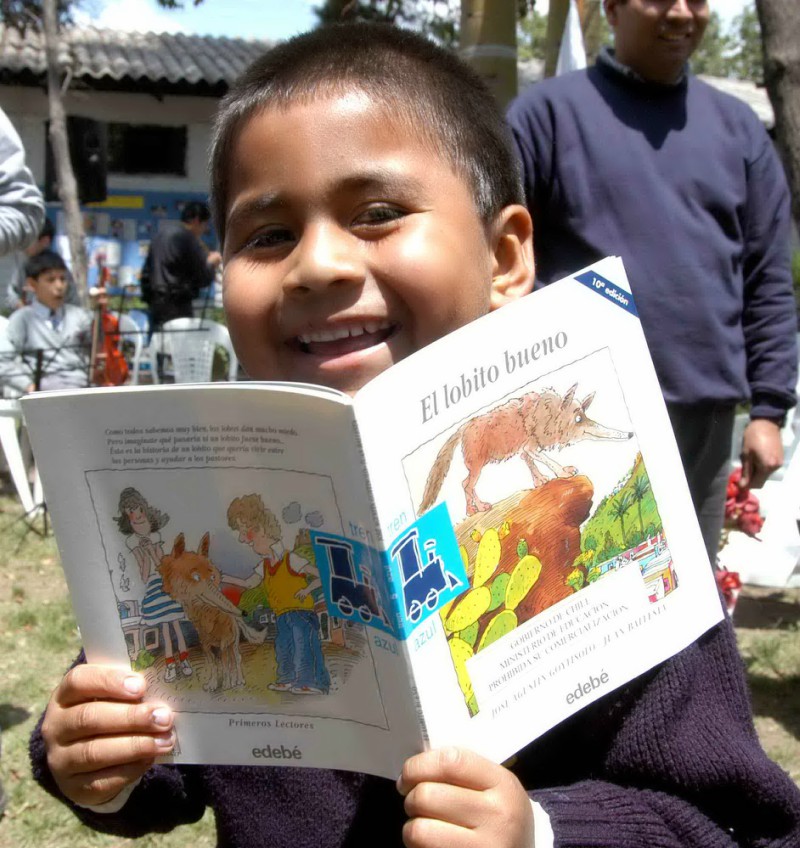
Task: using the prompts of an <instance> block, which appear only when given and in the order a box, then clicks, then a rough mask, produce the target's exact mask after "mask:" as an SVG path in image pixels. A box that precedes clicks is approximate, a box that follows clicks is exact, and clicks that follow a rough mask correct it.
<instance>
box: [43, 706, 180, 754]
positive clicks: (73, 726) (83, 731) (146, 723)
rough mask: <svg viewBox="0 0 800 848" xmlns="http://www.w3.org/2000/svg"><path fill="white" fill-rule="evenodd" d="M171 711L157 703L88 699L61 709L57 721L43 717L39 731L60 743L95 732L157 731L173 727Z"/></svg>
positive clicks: (116, 733)
mask: <svg viewBox="0 0 800 848" xmlns="http://www.w3.org/2000/svg"><path fill="white" fill-rule="evenodd" d="M172 723H173V715H172V711H171V710H170V709H169V708H168V707H165V706H161V705H159V704H141V703H135V704H123V703H120V702H118V701H87V702H85V703H82V704H78V705H76V706H74V707H70V708H69V709H64V710H61V711H60V713H59V716H58V721H53V722H52V723H51V722H50V721H48V718H46V719H45V722H44V724H43V725H42V734H43V735H44V737H45V741H49V737H52V738H53V739H54V740H55V741H57V742H58V744H60V745H69V744H71V743H73V742H76V741H78V740H81V739H90V738H92V737H96V736H120V735H124V734H159V733H167V732H170V731H171V730H172Z"/></svg>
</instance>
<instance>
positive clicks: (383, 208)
mask: <svg viewBox="0 0 800 848" xmlns="http://www.w3.org/2000/svg"><path fill="white" fill-rule="evenodd" d="M228 167H229V173H230V179H231V181H230V195H229V197H230V201H229V206H228V209H227V212H226V214H227V235H226V239H225V247H224V256H223V262H224V269H225V275H224V298H225V309H226V312H227V316H228V326H229V328H230V331H231V334H232V337H233V341H234V344H235V346H236V350H237V353H238V355H239V357H240V359H241V361H242V363H243V365H244V367H245V370H246V371H247V373H248V374H249V375H250V376H251V377H253V378H255V379H267V380H275V379H282V380H295V381H300V382H307V383H319V384H323V385H326V386H332V387H334V388H337V389H340V390H341V391H344V392H349V393H351V394H352V393H354V392H355V391H357V390H358V389H359V388H361V387H362V386H363V385H364V384H365V383H367V382H368V381H369V380H371V379H372V378H373V377H375V376H377V375H378V374H380V373H381V372H382V371H384V370H386V369H387V368H388V367H389V366H390V365H392V364H393V363H395V362H397V361H398V360H400V359H403V358H404V357H406V356H408V355H409V354H410V353H413V352H414V351H416V350H419V349H420V348H422V347H424V346H425V345H427V344H429V343H430V342H432V341H434V340H435V339H438V338H440V337H441V336H443V335H445V334H446V333H448V332H450V331H451V330H453V329H455V328H457V327H460V326H462V325H463V324H466V323H467V322H469V321H471V320H473V319H474V318H476V317H478V316H479V315H482V314H484V313H485V312H487V311H489V309H490V308H492V306H494V305H498V304H497V302H495V300H493V298H492V294H491V292H492V281H493V277H494V276H495V275H496V271H497V261H496V257H495V255H494V253H495V251H494V250H493V242H494V241H495V239H494V238H493V235H492V234H491V233H487V232H486V229H485V227H484V225H483V223H482V222H481V220H480V218H479V216H478V213H477V211H476V208H475V204H474V202H473V199H472V196H471V193H470V191H469V189H468V187H467V185H466V183H465V181H464V180H463V179H462V178H461V177H459V176H457V175H456V174H455V173H454V171H453V170H452V168H451V166H450V164H449V163H448V162H446V161H445V160H444V159H442V158H441V157H440V156H439V155H437V154H435V153H434V152H432V150H431V148H430V145H428V144H426V143H425V141H424V140H422V139H421V138H420V136H418V135H416V134H415V133H414V132H413V131H412V130H410V129H408V128H407V127H406V126H405V125H404V124H403V123H402V122H401V121H399V120H393V119H392V117H391V115H390V114H389V113H388V112H387V110H386V109H385V108H383V107H380V106H377V105H376V104H374V103H372V102H371V101H370V100H369V99H368V98H367V96H366V95H364V94H363V93H361V92H358V91H355V92H353V93H351V94H347V95H331V96H329V97H322V98H320V99H315V100H313V101H312V102H309V103H303V104H301V103H298V104H295V105H293V106H291V107H289V108H288V109H283V110H278V109H272V108H270V109H267V110H265V111H262V112H260V113H256V114H255V115H253V116H252V117H251V118H250V119H249V121H248V122H247V123H246V124H245V125H244V127H243V129H242V131H241V133H240V135H239V137H238V139H237V140H236V144H235V146H234V149H233V156H232V160H231V162H230V164H229V166H228Z"/></svg>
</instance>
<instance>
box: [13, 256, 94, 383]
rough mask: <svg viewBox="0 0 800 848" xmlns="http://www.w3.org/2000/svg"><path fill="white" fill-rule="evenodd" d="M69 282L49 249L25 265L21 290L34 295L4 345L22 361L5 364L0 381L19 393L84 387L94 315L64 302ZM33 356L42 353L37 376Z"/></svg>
mask: <svg viewBox="0 0 800 848" xmlns="http://www.w3.org/2000/svg"><path fill="white" fill-rule="evenodd" d="M68 278H69V272H68V271H67V266H66V264H65V262H64V260H63V259H62V258H61V257H60V256H59V255H58V254H57V253H55V252H53V251H52V250H43V251H42V252H41V253H37V254H36V256H32V257H31V258H30V259H29V260H28V261H27V263H26V264H25V286H26V288H27V289H29V290H30V291H31V292H32V293H33V303H31V304H30V306H23V307H21V308H20V309H17V310H16V311H15V312H14V313H13V314H12V315H11V317H10V318H9V319H8V328H7V336H8V341H9V343H10V345H11V347H12V348H13V349H14V351H16V353H17V354H18V356H19V357H21V359H20V358H18V359H17V360H16V361H14V362H7V363H3V371H4V372H5V376H4V379H3V382H4V383H5V385H6V386H8V387H10V388H11V390H12V391H14V392H16V393H18V394H22V393H25V392H31V391H34V390H35V389H37V388H38V389H67V388H80V387H83V386H86V385H87V384H88V373H89V361H88V353H89V348H90V347H91V336H92V316H91V314H90V313H89V312H87V311H86V310H84V309H82V308H81V307H79V306H74V305H73V304H71V303H67V302H66V297H67V291H68V288H69V281H68ZM37 351H41V352H42V353H41V373H37V372H38V371H39V368H38V366H37ZM37 378H38V385H37V384H36V381H37Z"/></svg>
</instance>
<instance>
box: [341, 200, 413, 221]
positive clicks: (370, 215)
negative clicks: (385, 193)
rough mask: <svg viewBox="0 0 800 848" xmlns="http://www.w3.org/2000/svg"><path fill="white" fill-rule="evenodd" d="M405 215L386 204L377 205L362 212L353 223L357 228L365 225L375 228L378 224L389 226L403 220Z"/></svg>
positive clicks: (396, 208)
mask: <svg viewBox="0 0 800 848" xmlns="http://www.w3.org/2000/svg"><path fill="white" fill-rule="evenodd" d="M405 214H406V213H405V212H404V211H403V210H402V209H399V208H398V207H397V206H390V205H389V204H386V203H381V204H375V205H374V206H370V207H369V208H368V209H365V210H364V211H363V212H361V213H360V214H359V215H358V216H357V217H356V219H355V221H354V222H353V223H354V224H355V225H356V226H358V225H363V224H366V225H373V226H374V225H376V224H388V223H391V222H392V221H396V220H398V218H402V217H403V216H404V215H405Z"/></svg>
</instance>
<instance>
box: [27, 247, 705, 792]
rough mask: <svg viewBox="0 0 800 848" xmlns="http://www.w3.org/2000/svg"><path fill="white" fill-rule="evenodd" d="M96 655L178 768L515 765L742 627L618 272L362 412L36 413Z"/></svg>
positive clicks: (222, 394) (179, 407)
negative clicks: (165, 738) (582, 714)
mask: <svg viewBox="0 0 800 848" xmlns="http://www.w3.org/2000/svg"><path fill="white" fill-rule="evenodd" d="M23 405H24V413H25V417H26V420H27V424H28V427H29V429H30V435H31V440H32V442H33V447H34V452H35V456H36V459H37V462H38V465H39V470H40V473H41V476H42V481H43V485H44V490H45V494H46V497H47V503H48V505H49V508H50V511H51V515H52V521H53V525H54V528H55V532H56V538H57V541H58V545H59V549H60V553H61V557H62V561H63V565H64V569H65V572H66V575H67V580H68V583H69V588H70V592H71V595H72V599H73V603H74V607H75V612H76V615H77V618H78V622H79V624H80V628H81V634H82V637H83V640H84V644H85V647H86V653H87V656H88V657H89V659H90V661H92V662H99V663H114V664H123V665H126V666H127V665H128V664H130V665H131V666H132V667H133V668H135V669H138V670H140V671H141V672H143V673H144V674H145V675H146V676H147V677H148V692H149V696H150V697H152V698H154V699H162V700H164V701H166V702H167V703H169V704H170V705H171V706H172V708H173V709H174V710H175V711H176V712H177V719H176V728H177V742H178V748H177V750H176V752H175V754H174V755H172V756H171V757H170V758H169V759H171V760H174V761H176V762H185V763H192V762H195V763H196V762H204V763H242V764H254V765H258V764H264V765H281V764H285V765H295V766H298V765H299V766H318V767H326V768H343V769H351V770H358V771H364V772H370V773H374V774H379V775H384V776H386V777H396V776H397V775H398V774H399V773H400V769H401V766H402V763H403V761H404V759H405V758H406V757H408V756H409V755H410V754H412V753H414V752H417V751H420V750H422V749H423V748H425V747H426V746H429V745H430V746H440V745H444V744H457V745H462V746H467V747H470V748H472V749H474V750H476V751H478V752H479V753H481V754H483V755H485V756H487V757H489V758H491V759H494V760H496V761H503V760H505V759H506V758H508V757H509V756H511V755H512V754H514V753H515V752H516V751H518V750H519V749H520V748H521V747H523V746H524V745H525V744H527V743H528V742H530V741H531V740H532V739H534V738H536V737H537V736H539V735H541V734H542V733H544V732H545V731H546V730H548V729H549V728H550V727H552V726H554V725H555V724H557V723H558V722H559V721H561V720H563V719H564V718H566V717H567V716H569V715H571V714H572V713H574V712H575V711H576V710H579V709H580V708H581V707H583V706H584V705H586V704H588V703H590V702H591V701H593V700H595V699H597V698H599V697H601V696H603V695H606V694H608V693H609V692H612V691H613V690H614V689H615V688H617V687H619V686H621V685H622V684H624V683H626V682H627V681H629V680H630V679H632V678H633V677H635V676H637V675H639V674H641V673H642V672H644V671H645V670H647V669H649V668H651V667H652V666H654V665H656V664H657V663H659V662H661V661H663V660H664V659H666V658H668V657H669V656H671V655H672V654H674V653H676V652H677V651H679V650H681V649H682V648H684V647H685V646H687V645H688V644H689V643H691V642H692V641H693V640H694V639H696V638H697V637H698V636H699V635H700V634H702V633H703V632H704V631H705V630H707V629H708V628H709V627H711V626H712V625H714V624H715V623H716V622H718V621H719V620H720V619H721V617H722V611H721V605H720V602H719V598H718V595H717V592H716V588H715V584H714V580H713V577H712V572H711V569H710V567H709V564H708V559H707V557H706V554H705V551H704V547H703V543H702V539H701V535H700V531H699V528H698V526H697V522H696V518H695V516H694V512H693V509H692V505H691V501H690V497H689V493H688V489H687V486H686V482H685V478H684V476H683V472H682V468H681V462H680V459H679V456H678V451H677V448H676V446H675V442H674V440H673V437H672V432H671V429H670V425H669V420H668V417H667V414H666V411H665V408H664V404H663V401H662V398H661V393H660V390H659V386H658V383H657V381H656V377H655V374H654V372H653V367H652V364H651V361H650V357H649V354H648V350H647V346H646V344H645V340H644V336H643V335H642V331H641V327H640V324H639V320H638V317H637V315H636V309H635V304H634V301H633V298H632V296H631V294H630V289H629V286H628V283H627V281H626V278H625V273H624V270H623V267H622V264H621V262H620V261H619V260H618V259H614V258H611V259H606V260H603V261H602V262H599V263H597V264H596V265H595V266H593V267H592V268H590V269H588V270H585V271H583V272H579V273H577V274H575V275H574V276H572V277H570V278H568V279H566V280H564V281H562V282H559V283H556V284H554V285H551V286H548V287H547V288H545V289H543V290H542V291H539V292H536V293H535V294H533V295H531V296H530V297H527V298H524V299H523V300H520V301H518V302H516V303H514V304H512V305H509V306H507V307H504V308H503V309H500V310H499V311H497V312H494V313H491V314H489V315H487V316H485V317H483V318H481V319H480V320H478V321H476V322H474V323H472V324H470V325H469V326H467V327H464V328H462V329H460V330H458V331H456V332H454V333H452V334H451V335H449V336H448V337H447V338H444V339H442V340H440V341H438V342H436V343H435V344H432V345H430V346H429V347H428V348H426V349H425V350H423V351H421V352H419V353H417V354H415V355H413V356H411V357H409V358H407V359H406V360H404V361H402V362H400V363H399V364H397V365H395V366H394V367H392V368H391V369H390V370H388V371H386V372H385V373H383V374H381V375H380V376H379V377H378V378H376V379H375V380H373V381H372V382H371V383H370V384H369V385H367V386H366V387H365V388H363V389H362V390H361V391H360V392H359V393H358V394H357V395H356V397H355V398H354V399H352V400H351V399H350V398H348V397H346V396H345V395H343V394H340V393H339V392H336V391H333V390H329V389H326V388H321V387H316V386H308V385H297V384H282V383H241V384H227V383H226V384H211V385H205V384H204V385H174V386H156V387H129V388H112V389H93V390H83V391H64V392H50V393H41V394H37V395H32V396H29V397H28V398H26V399H25V400H24V401H23Z"/></svg>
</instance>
